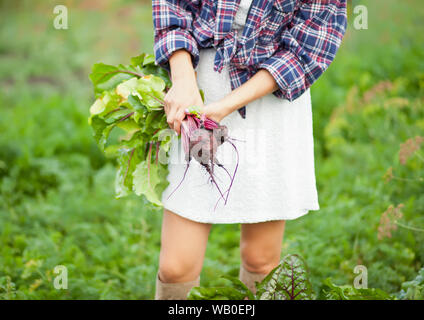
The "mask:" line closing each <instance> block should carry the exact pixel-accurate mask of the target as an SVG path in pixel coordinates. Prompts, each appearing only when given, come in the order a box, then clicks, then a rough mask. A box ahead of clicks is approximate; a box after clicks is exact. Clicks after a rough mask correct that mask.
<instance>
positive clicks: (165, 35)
mask: <svg viewBox="0 0 424 320" xmlns="http://www.w3.org/2000/svg"><path fill="white" fill-rule="evenodd" d="M198 8H199V1H187V0H153V1H152V15H153V26H154V48H153V49H154V53H155V61H156V64H157V65H160V66H161V67H163V68H165V69H166V70H167V71H168V72H170V66H169V58H170V56H171V55H172V53H173V52H174V51H176V50H178V49H185V50H187V51H188V52H189V53H190V54H191V58H192V63H193V67H196V66H197V64H198V63H199V48H198V45H197V42H196V40H195V38H194V37H193V33H192V22H193V17H194V15H195V13H196V11H197V10H198Z"/></svg>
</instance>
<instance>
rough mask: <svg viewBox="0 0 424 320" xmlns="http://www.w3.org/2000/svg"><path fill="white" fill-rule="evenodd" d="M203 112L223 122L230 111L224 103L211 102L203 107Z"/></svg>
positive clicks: (210, 117)
mask: <svg viewBox="0 0 424 320" xmlns="http://www.w3.org/2000/svg"><path fill="white" fill-rule="evenodd" d="M202 113H204V114H205V115H206V117H208V118H209V119H212V120H214V121H216V122H218V123H220V122H221V120H222V119H224V118H225V117H226V116H227V115H228V114H229V113H230V112H228V111H227V109H226V108H225V107H224V104H223V103H220V102H219V101H217V102H211V103H209V104H206V105H204V106H203V107H202Z"/></svg>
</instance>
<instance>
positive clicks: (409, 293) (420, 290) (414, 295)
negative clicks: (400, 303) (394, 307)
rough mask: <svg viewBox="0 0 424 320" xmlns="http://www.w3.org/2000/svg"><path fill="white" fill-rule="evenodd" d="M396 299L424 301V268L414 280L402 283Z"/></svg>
mask: <svg viewBox="0 0 424 320" xmlns="http://www.w3.org/2000/svg"><path fill="white" fill-rule="evenodd" d="M398 297H399V299H402V300H424V268H421V270H420V271H419V273H418V275H417V276H416V278H415V279H414V280H412V281H406V282H404V283H402V290H401V291H400V292H399V294H398Z"/></svg>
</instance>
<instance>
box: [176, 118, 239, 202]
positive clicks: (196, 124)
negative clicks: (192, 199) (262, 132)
mask: <svg viewBox="0 0 424 320" xmlns="http://www.w3.org/2000/svg"><path fill="white" fill-rule="evenodd" d="M230 140H231V138H229V136H228V128H227V127H226V126H223V125H220V124H218V123H217V122H215V121H214V120H212V119H209V118H207V117H206V116H205V115H203V114H202V115H201V116H200V118H199V117H197V116H196V115H193V114H187V116H186V119H184V120H183V121H182V123H181V142H182V146H183V149H184V153H185V156H186V161H187V166H186V169H185V171H184V175H183V178H182V180H181V181H180V183H179V184H178V186H177V187H176V188H175V189H174V191H172V193H171V194H170V195H169V196H168V198H169V197H171V195H172V194H173V193H174V192H175V191H176V190H177V189H178V188H179V187H180V185H181V183H182V182H183V180H184V178H185V176H186V173H187V170H188V167H189V164H190V161H191V159H192V158H194V159H195V160H196V161H198V162H199V163H200V164H201V165H202V166H203V167H204V168H205V169H206V172H208V174H209V176H210V178H211V181H212V183H213V184H214V185H215V186H216V188H217V189H218V191H219V193H220V195H221V198H222V199H223V200H224V202H225V204H226V203H227V200H228V196H229V192H230V189H231V186H232V184H233V181H234V177H235V174H236V172H237V167H238V160H239V159H238V152H237V148H236V146H235V145H234V143H233V142H231V141H230ZM227 141H228V142H229V143H230V144H231V145H232V146H233V148H234V150H235V152H236V153H237V164H236V167H235V170H234V173H233V175H232V176H231V174H230V173H229V172H228V170H227V169H226V168H225V167H224V166H223V165H222V164H220V163H219V162H218V160H217V158H216V153H217V149H218V147H219V146H221V145H222V144H223V143H225V142H227ZM215 165H217V166H218V167H220V168H222V169H223V170H225V171H226V173H227V174H228V176H229V178H230V184H229V187H228V188H227V190H226V191H225V192H224V193H222V191H221V189H220V188H219V185H218V183H217V182H216V180H215V177H214V166H215ZM225 195H226V196H225ZM221 198H219V199H218V201H217V203H216V205H217V204H218V202H219V200H220V199H221ZM216 205H215V208H216Z"/></svg>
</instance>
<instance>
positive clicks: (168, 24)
mask: <svg viewBox="0 0 424 320" xmlns="http://www.w3.org/2000/svg"><path fill="white" fill-rule="evenodd" d="M346 1H347V0H253V1H252V5H251V7H250V10H249V12H248V16H247V19H246V24H245V26H244V29H243V31H242V34H241V37H240V38H238V37H237V34H236V32H237V31H236V30H232V29H231V28H232V23H233V20H234V16H235V13H236V12H237V9H238V5H239V3H240V0H233V1H230V0H219V1H213V0H203V1H201V0H195V1H188V0H153V1H152V12H153V25H154V30H155V34H154V52H155V60H156V64H158V65H161V66H162V67H164V68H165V69H166V70H168V72H170V67H169V62H168V60H169V57H170V56H171V54H172V53H173V52H174V51H175V50H178V49H182V48H183V49H186V50H187V51H188V52H190V54H191V57H192V62H193V66H194V67H196V66H197V64H198V63H199V49H201V48H208V47H215V48H216V50H217V52H216V56H215V65H214V70H215V71H218V72H221V71H222V68H223V67H224V65H227V66H228V69H229V74H230V79H231V88H232V89H233V90H234V89H235V88H237V87H239V86H240V85H242V84H243V83H244V82H246V81H247V80H249V79H250V78H251V77H252V76H253V75H254V74H255V73H256V72H257V71H258V70H259V69H266V70H268V71H269V72H270V74H271V75H272V76H273V77H274V79H275V81H276V82H277V84H278V89H277V90H275V91H274V92H273V94H274V95H275V96H277V97H279V98H283V99H288V100H289V101H293V100H294V99H296V98H298V97H299V96H300V95H302V93H303V92H304V91H305V90H306V89H308V88H309V87H310V86H311V85H312V84H313V83H314V82H315V81H316V80H317V79H318V77H319V76H320V75H321V74H322V73H323V72H324V71H325V70H326V69H327V68H328V66H329V65H330V63H331V62H332V61H333V60H334V57H335V54H336V52H337V50H338V48H339V46H340V43H341V41H342V38H343V36H344V33H345V30H346V24H347V17H346ZM239 112H240V114H241V116H242V117H243V118H244V117H245V115H246V108H245V106H244V107H242V108H240V109H239Z"/></svg>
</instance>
